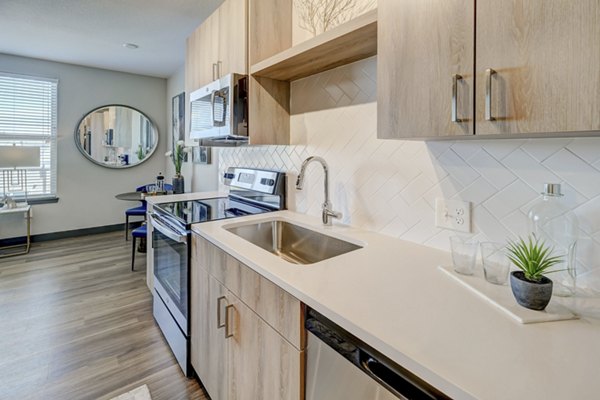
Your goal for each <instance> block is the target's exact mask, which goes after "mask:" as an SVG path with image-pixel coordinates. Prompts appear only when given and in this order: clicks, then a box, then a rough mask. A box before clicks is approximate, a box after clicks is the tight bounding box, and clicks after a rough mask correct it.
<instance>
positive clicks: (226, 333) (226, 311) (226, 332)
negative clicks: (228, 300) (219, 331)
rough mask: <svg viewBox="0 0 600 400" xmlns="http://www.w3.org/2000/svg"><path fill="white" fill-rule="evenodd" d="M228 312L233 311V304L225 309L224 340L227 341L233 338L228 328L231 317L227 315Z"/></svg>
mask: <svg viewBox="0 0 600 400" xmlns="http://www.w3.org/2000/svg"><path fill="white" fill-rule="evenodd" d="M229 310H235V307H234V306H233V304H229V305H227V307H225V339H229V338H230V337H232V336H233V332H232V329H231V327H230V322H231V317H230V315H229Z"/></svg>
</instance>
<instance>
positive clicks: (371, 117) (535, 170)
mask: <svg viewBox="0 0 600 400" xmlns="http://www.w3.org/2000/svg"><path fill="white" fill-rule="evenodd" d="M292 114H293V115H292V118H291V128H292V143H295V144H294V145H291V146H262V147H246V148H224V149H220V150H219V151H220V154H219V171H220V172H223V170H224V169H225V168H227V167H228V166H232V165H240V166H249V167H259V168H268V169H276V170H283V171H286V172H288V173H289V175H290V179H289V181H288V186H289V188H288V190H289V194H290V197H289V201H288V208H289V209H291V210H295V211H299V212H305V213H308V214H311V215H315V216H318V215H320V209H321V204H322V202H323V180H322V179H323V178H322V175H323V173H322V170H321V168H320V166H318V165H313V166H311V167H310V168H309V174H308V176H307V181H306V187H305V189H304V190H303V191H300V192H299V191H296V189H295V188H294V182H295V178H296V177H297V174H298V170H299V167H300V164H301V163H302V160H304V159H305V158H306V157H308V156H309V155H320V156H322V157H324V158H325V159H326V160H327V162H328V163H329V166H330V169H331V185H330V186H331V190H332V193H331V194H332V201H333V205H334V208H335V209H336V210H339V211H341V212H343V214H344V219H343V222H344V223H348V224H352V225H354V226H358V227H361V228H365V229H369V230H374V231H378V232H381V233H384V234H387V235H391V236H395V237H398V238H401V239H405V240H409V241H413V242H417V243H422V244H424V245H427V246H431V247H435V248H441V249H446V250H448V249H449V242H448V238H449V236H451V235H453V234H455V233H454V232H452V231H449V230H444V229H439V228H436V227H435V225H434V201H435V198H436V197H445V198H456V199H462V200H465V201H470V202H472V203H473V232H474V235H475V237H476V238H477V239H479V240H482V241H483V240H492V241H500V242H504V241H506V239H507V238H508V237H514V236H516V235H522V234H524V233H525V228H526V221H527V218H526V215H527V211H528V210H529V208H530V206H531V204H532V202H533V201H534V200H536V199H537V198H538V196H539V192H540V191H541V189H542V186H543V184H544V183H545V182H560V183H562V184H563V191H564V193H565V195H566V197H565V199H566V201H568V202H569V204H570V205H571V207H572V208H573V210H574V211H575V213H576V214H577V215H578V216H579V220H580V228H581V232H580V233H581V235H580V240H579V248H578V261H579V266H578V268H579V278H578V279H579V284H580V287H581V288H583V289H587V290H588V291H589V292H593V293H596V294H598V293H600V138H575V139H502V140H478V141H473V140H470V141H443V142H419V141H394V140H379V139H377V104H376V58H370V59H367V60H363V61H360V62H357V63H354V64H351V65H348V66H344V67H340V68H337V69H335V70H331V71H327V72H324V73H321V74H318V75H315V76H312V77H309V78H305V79H302V80H299V81H296V82H294V83H293V84H292ZM423 118H426V116H423ZM220 175H222V174H220Z"/></svg>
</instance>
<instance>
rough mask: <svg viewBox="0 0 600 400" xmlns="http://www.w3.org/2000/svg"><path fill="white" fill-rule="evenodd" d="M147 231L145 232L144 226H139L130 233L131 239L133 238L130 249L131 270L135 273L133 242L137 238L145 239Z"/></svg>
mask: <svg viewBox="0 0 600 400" xmlns="http://www.w3.org/2000/svg"><path fill="white" fill-rule="evenodd" d="M147 232H148V231H147V230H146V224H143V225H142V226H140V227H139V228H135V229H134V230H132V231H131V237H132V238H133V241H132V242H133V243H132V247H131V270H132V271H135V268H134V267H135V241H136V239H137V238H140V239H142V238H146V233H147Z"/></svg>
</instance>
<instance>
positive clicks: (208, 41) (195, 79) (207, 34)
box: [185, 9, 220, 93]
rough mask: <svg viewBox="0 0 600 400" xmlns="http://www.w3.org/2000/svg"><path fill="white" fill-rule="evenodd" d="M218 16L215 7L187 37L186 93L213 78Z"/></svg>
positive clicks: (217, 42)
mask: <svg viewBox="0 0 600 400" xmlns="http://www.w3.org/2000/svg"><path fill="white" fill-rule="evenodd" d="M219 17H220V13H219V9H217V10H216V11H215V12H214V13H213V14H211V15H210V16H209V17H208V18H207V19H206V20H205V21H204V22H203V23H202V24H201V25H200V26H199V27H198V28H196V30H195V31H194V32H193V33H192V34H191V35H190V36H189V37H188V38H187V41H186V53H185V91H186V93H191V92H193V91H194V90H196V89H199V88H200V87H202V86H204V85H206V84H208V83H210V82H212V81H213V80H214V79H215V78H214V76H215V75H214V74H215V72H214V71H215V69H214V68H213V64H214V63H216V62H217V61H218V59H219Z"/></svg>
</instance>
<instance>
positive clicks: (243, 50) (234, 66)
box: [218, 0, 248, 76]
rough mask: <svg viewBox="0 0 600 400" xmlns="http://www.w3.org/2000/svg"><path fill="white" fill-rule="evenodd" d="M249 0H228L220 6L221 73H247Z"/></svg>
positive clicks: (219, 57)
mask: <svg viewBox="0 0 600 400" xmlns="http://www.w3.org/2000/svg"><path fill="white" fill-rule="evenodd" d="M247 7H248V6H247V0H226V1H225V2H224V3H223V4H222V5H221V7H220V8H219V56H218V60H219V75H220V76H225V75H227V74H231V73H238V74H246V73H247V70H248V65H247V64H248V63H247V54H248V46H247V44H248V41H247V26H248V25H247V21H248V19H247V15H248V12H247Z"/></svg>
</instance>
